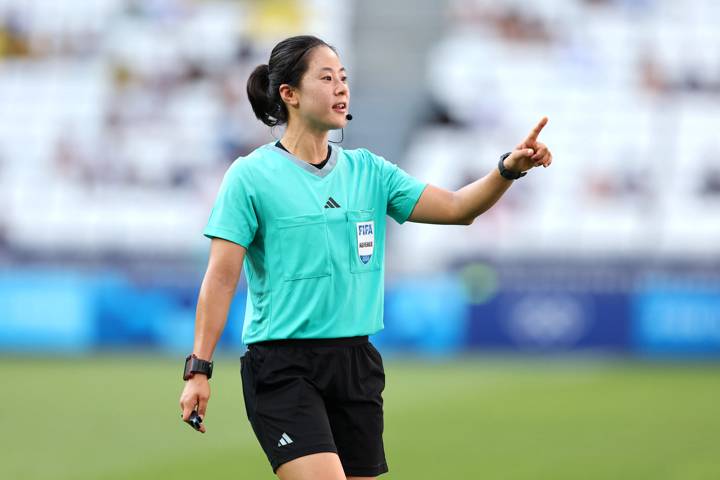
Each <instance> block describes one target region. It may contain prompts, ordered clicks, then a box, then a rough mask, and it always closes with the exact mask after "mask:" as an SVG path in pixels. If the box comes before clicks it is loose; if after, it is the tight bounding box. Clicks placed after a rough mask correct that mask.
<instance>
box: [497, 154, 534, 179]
mask: <svg viewBox="0 0 720 480" xmlns="http://www.w3.org/2000/svg"><path fill="white" fill-rule="evenodd" d="M511 153H512V152H507V153H503V154H502V155H500V161H499V162H498V170H500V175H502V176H503V178H507V179H508V180H517V179H518V178H520V177H524V176H525V175H527V172H513V171H511V170H508V169H507V168H505V164H504V163H503V162H504V161H505V159H506V158H507V157H509V156H510V154H511Z"/></svg>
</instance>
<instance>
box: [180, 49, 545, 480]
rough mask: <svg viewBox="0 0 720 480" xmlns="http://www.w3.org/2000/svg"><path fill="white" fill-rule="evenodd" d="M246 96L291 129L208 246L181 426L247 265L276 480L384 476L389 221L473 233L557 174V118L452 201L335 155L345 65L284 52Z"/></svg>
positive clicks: (398, 175)
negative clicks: (520, 193) (507, 196)
mask: <svg viewBox="0 0 720 480" xmlns="http://www.w3.org/2000/svg"><path fill="white" fill-rule="evenodd" d="M247 93H248V96H249V99H250V103H251V105H252V108H253V111H254V112H255V115H256V116H257V117H258V119H260V120H261V121H262V122H264V123H265V124H267V125H269V126H275V125H283V124H286V125H287V126H286V128H285V131H284V134H283V135H282V138H281V139H280V141H278V142H276V143H269V144H267V145H264V146H262V147H259V148H258V149H256V150H254V151H253V152H251V153H250V154H249V155H248V156H247V157H244V158H241V159H238V160H237V161H235V162H234V163H233V164H232V165H231V166H230V168H229V169H228V171H227V173H226V175H225V178H224V179H223V182H222V185H221V187H220V191H219V193H218V196H217V200H216V202H215V205H214V207H213V209H212V213H211V214H210V219H209V221H208V224H207V227H206V228H205V230H204V232H203V233H204V234H205V235H206V236H207V237H209V238H211V239H212V241H211V246H210V257H209V262H208V268H207V272H206V273H205V277H204V280H203V282H202V286H201V288H200V294H199V298H198V306H197V317H196V324H195V341H194V345H193V353H192V355H189V356H188V359H186V369H185V374H184V378H185V379H186V380H187V382H186V384H185V388H184V390H183V392H182V395H181V397H180V407H181V409H182V415H183V419H184V420H186V421H187V420H188V419H189V418H190V416H191V412H192V411H193V410H197V412H198V414H199V416H200V417H201V418H202V417H204V416H205V411H206V408H207V403H208V399H209V397H210V386H209V383H208V378H209V376H211V374H212V364H211V363H209V362H210V360H211V358H212V355H213V352H214V350H215V346H216V343H217V341H218V338H219V337H220V334H221V332H222V330H223V328H224V326H225V322H226V319H227V313H228V309H229V306H230V302H231V299H232V298H233V295H234V292H235V288H236V285H237V281H238V278H239V276H240V271H241V268H242V266H243V265H244V266H245V269H246V270H245V271H246V276H247V280H248V301H247V306H246V312H245V321H244V326H243V335H242V338H243V343H245V344H247V345H248V350H247V352H246V353H245V355H243V357H242V358H241V377H242V386H243V396H244V400H245V408H246V410H247V416H248V419H249V420H250V424H251V425H252V428H253V430H254V432H255V435H256V436H257V439H258V441H259V442H260V445H261V447H262V449H263V450H264V451H265V454H266V455H267V457H268V459H269V461H270V465H271V466H272V469H273V471H274V472H275V473H276V474H277V476H278V477H279V478H280V479H281V480H340V479H343V480H344V479H345V478H348V479H350V478H356V479H359V478H362V479H371V478H375V477H376V476H378V475H380V474H382V473H385V472H387V471H388V466H387V463H386V461H385V452H384V448H383V440H382V433H383V399H382V391H383V389H384V386H385V374H384V371H383V364H382V359H381V358H380V354H379V353H378V351H377V350H376V349H375V347H373V345H372V344H371V343H370V342H369V341H368V335H372V334H374V333H376V332H378V331H379V330H381V329H382V328H383V320H382V315H383V272H384V267H383V265H384V255H385V232H386V231H385V216H386V215H389V216H391V217H392V218H393V219H395V221H397V222H398V223H403V222H405V221H406V220H409V221H411V222H421V223H435V224H448V225H470V224H471V223H472V222H473V220H474V219H475V218H476V217H477V216H478V215H480V214H481V213H483V212H484V211H486V210H487V209H489V208H490V207H491V206H492V205H493V204H494V203H495V202H496V201H497V200H498V199H499V198H500V197H501V196H502V194H503V193H504V192H505V191H506V190H507V189H508V188H509V187H510V185H511V184H512V182H513V180H514V179H516V178H519V177H520V176H522V175H524V173H522V172H524V171H526V170H529V169H531V168H532V167H537V166H540V165H543V166H544V167H547V166H549V165H550V163H551V162H552V154H551V153H550V151H549V150H548V148H547V147H546V146H545V145H544V144H542V143H539V142H538V141H537V137H538V134H539V133H540V130H541V129H542V128H543V127H544V126H545V124H546V123H547V118H545V117H543V119H542V120H540V122H539V123H538V124H537V126H535V128H533V130H532V131H531V132H530V134H529V135H528V137H527V138H526V139H525V140H524V141H523V142H521V143H520V144H519V145H518V146H517V147H515V150H513V151H512V152H509V153H507V154H505V155H502V156H501V159H500V161H499V163H498V168H496V169H493V170H492V171H491V172H490V173H488V174H487V175H486V176H485V177H483V178H481V179H479V180H477V181H475V182H474V183H471V184H469V185H467V186H465V187H463V188H461V189H460V190H458V191H455V192H452V191H447V190H443V189H441V188H438V187H435V186H432V185H426V184H425V183H422V182H420V181H418V180H416V179H414V178H413V177H411V176H410V175H408V174H407V173H405V172H404V171H403V170H401V169H400V168H398V167H397V166H396V165H394V164H392V163H390V162H388V161H386V160H385V159H383V158H382V157H379V156H377V155H375V154H373V153H372V152H370V151H368V150H366V149H357V150H344V149H342V148H340V147H338V146H336V145H329V143H328V132H329V131H330V130H335V129H340V128H343V127H345V125H346V124H347V122H348V120H349V114H348V111H349V110H348V109H349V106H350V89H349V87H348V83H347V74H346V71H345V68H343V66H342V64H341V62H340V58H339V57H338V55H337V52H336V51H335V49H334V48H333V47H331V46H330V45H328V44H327V43H325V42H323V41H322V40H320V39H318V38H315V37H312V36H298V37H292V38H288V39H286V40H283V41H282V42H280V43H279V44H278V45H276V46H275V48H273V50H272V54H271V55H270V61H269V65H260V66H258V67H257V68H256V69H255V70H254V71H253V73H252V74H251V75H250V78H249V80H248V83H247ZM468 93H469V94H470V91H469V92H468ZM200 425H201V426H200V431H202V432H205V426H204V424H202V423H201V424H200Z"/></svg>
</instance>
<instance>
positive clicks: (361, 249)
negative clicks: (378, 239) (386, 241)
mask: <svg viewBox="0 0 720 480" xmlns="http://www.w3.org/2000/svg"><path fill="white" fill-rule="evenodd" d="M355 233H356V234H357V246H358V255H360V261H361V262H362V263H368V262H369V261H370V257H372V254H373V249H374V247H375V222H374V221H370V222H357V223H356V224H355Z"/></svg>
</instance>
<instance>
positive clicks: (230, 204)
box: [203, 160, 258, 248]
mask: <svg viewBox="0 0 720 480" xmlns="http://www.w3.org/2000/svg"><path fill="white" fill-rule="evenodd" d="M239 162H241V160H236V161H235V163H233V164H232V165H231V166H230V168H229V169H228V171H227V172H226V173H225V177H224V178H223V181H222V184H221V185H220V190H219V191H218V194H217V198H216V199H215V204H214V205H213V208H212V211H211V212H210V219H209V220H208V223H207V226H206V227H205V230H204V231H203V235H205V236H206V237H208V238H222V239H224V240H229V241H231V242H233V243H237V244H238V245H242V246H243V247H245V248H248V246H249V245H250V243H251V242H252V240H253V238H255V232H256V231H257V227H258V219H257V212H256V208H255V199H256V197H255V190H254V188H253V186H252V181H251V179H250V178H249V173H250V172H249V171H248V169H247V168H243V167H244V165H242V164H241V163H239Z"/></svg>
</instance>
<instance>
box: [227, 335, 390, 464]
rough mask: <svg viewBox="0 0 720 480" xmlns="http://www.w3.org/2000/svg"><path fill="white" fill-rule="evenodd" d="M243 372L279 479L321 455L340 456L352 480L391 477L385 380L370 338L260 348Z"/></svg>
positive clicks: (245, 360) (251, 409)
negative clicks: (282, 470)
mask: <svg viewBox="0 0 720 480" xmlns="http://www.w3.org/2000/svg"><path fill="white" fill-rule="evenodd" d="M240 365H241V367H240V371H241V375H242V384H243V396H244V398H245V409H246V410H247V416H248V419H249V420H250V424H251V425H252V428H253V430H254V431H255V435H256V436H257V438H258V440H259V442H260V445H261V446H262V448H263V450H264V451H265V454H266V455H267V457H268V460H270V464H271V465H272V469H273V472H275V471H276V470H277V469H278V467H280V465H282V464H283V463H285V462H288V461H290V460H293V459H295V458H298V457H302V456H304V455H310V454H313V453H319V452H334V453H337V454H338V456H339V457H340V462H341V463H342V466H343V470H344V471H345V475H349V476H363V477H364V476H368V477H371V476H376V475H380V474H382V473H385V472H387V471H388V467H387V463H386V461H385V449H384V447H383V440H382V433H383V399H382V391H383V389H384V388H385V372H384V370H383V364H382V359H381V357H380V353H379V352H378V351H377V350H376V349H375V347H374V346H372V344H371V343H370V342H369V341H368V337H367V336H365V337H350V338H334V339H310V340H276V341H271V342H259V343H255V344H251V345H249V346H248V351H247V352H246V353H245V355H243V356H242V358H241V359H240Z"/></svg>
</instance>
